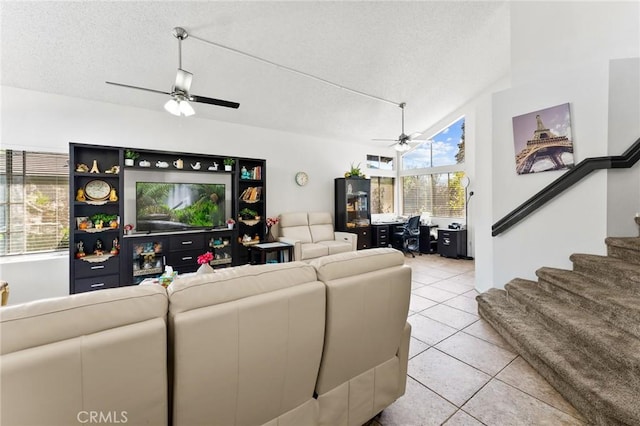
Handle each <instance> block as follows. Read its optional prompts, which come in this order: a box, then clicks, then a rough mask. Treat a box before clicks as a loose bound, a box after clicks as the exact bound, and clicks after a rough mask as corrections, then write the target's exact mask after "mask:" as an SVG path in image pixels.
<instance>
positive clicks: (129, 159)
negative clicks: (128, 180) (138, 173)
mask: <svg viewBox="0 0 640 426" xmlns="http://www.w3.org/2000/svg"><path fill="white" fill-rule="evenodd" d="M139 156H140V154H138V153H137V152H135V151H132V150H130V149H125V150H124V165H125V166H133V165H134V163H135V161H136V158H138V157H139Z"/></svg>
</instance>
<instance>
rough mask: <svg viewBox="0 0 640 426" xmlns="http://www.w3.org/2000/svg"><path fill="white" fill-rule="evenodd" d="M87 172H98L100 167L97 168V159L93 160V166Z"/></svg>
mask: <svg viewBox="0 0 640 426" xmlns="http://www.w3.org/2000/svg"><path fill="white" fill-rule="evenodd" d="M89 173H100V169H98V160H93V166H91V170H89Z"/></svg>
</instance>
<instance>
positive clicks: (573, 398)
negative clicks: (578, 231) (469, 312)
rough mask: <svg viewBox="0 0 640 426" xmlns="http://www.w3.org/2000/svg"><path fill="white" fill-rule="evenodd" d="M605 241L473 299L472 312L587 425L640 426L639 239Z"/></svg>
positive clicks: (608, 239)
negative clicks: (600, 252)
mask: <svg viewBox="0 0 640 426" xmlns="http://www.w3.org/2000/svg"><path fill="white" fill-rule="evenodd" d="M636 222H638V219H636ZM639 225H640V223H639ZM605 242H606V244H607V254H608V255H607V256H595V255H589V254H573V255H572V256H571V257H570V259H571V261H572V262H573V271H566V270H561V269H555V268H546V267H545V268H541V269H539V270H538V271H537V272H536V275H537V276H538V281H537V282H535V281H529V280H524V279H514V280H513V281H511V282H509V283H508V284H507V285H506V286H505V290H506V291H505V290H498V289H490V290H489V291H487V292H486V293H483V294H481V295H479V296H478V297H477V301H478V312H479V313H480V316H482V318H484V319H485V320H487V321H488V322H489V323H490V324H491V325H492V326H493V328H495V329H496V330H497V331H498V332H499V333H500V334H501V335H502V336H503V337H504V338H505V339H506V340H507V341H508V342H509V343H510V344H511V345H512V346H513V347H514V348H515V349H516V350H517V351H518V352H519V353H520V354H521V355H522V357H523V358H525V359H526V360H527V361H528V362H529V363H530V364H531V365H532V366H533V367H534V368H535V369H536V370H538V372H539V373H540V374H541V375H542V376H544V377H545V378H546V379H547V381H548V382H549V383H551V384H552V385H553V386H554V387H555V388H556V389H557V390H558V391H559V392H560V393H561V394H562V395H563V396H564V397H565V398H566V399H567V400H569V401H570V402H571V403H572V404H573V405H574V406H575V407H576V408H577V409H578V410H579V411H580V412H581V413H582V414H583V415H584V416H585V418H587V419H588V420H589V422H590V423H593V424H598V425H640V237H631V238H607V239H606V240H605Z"/></svg>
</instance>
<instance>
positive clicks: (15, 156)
mask: <svg viewBox="0 0 640 426" xmlns="http://www.w3.org/2000/svg"><path fill="white" fill-rule="evenodd" d="M68 158H69V156H68V155H66V154H56V153H45V152H31V151H13V150H0V255H8V254H25V253H36V252H43V251H52V250H59V249H66V248H68V247H69V175H68V173H69V169H68V164H67V163H68Z"/></svg>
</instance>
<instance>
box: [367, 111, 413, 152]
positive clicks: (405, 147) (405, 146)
mask: <svg viewBox="0 0 640 426" xmlns="http://www.w3.org/2000/svg"><path fill="white" fill-rule="evenodd" d="M406 105H407V104H406V103H405V102H402V103H401V104H399V105H398V106H399V107H400V109H402V133H400V136H398V138H397V139H373V140H374V141H393V142H394V143H393V144H391V145H389V146H392V147H394V148H395V150H396V151H399V152H405V151H409V150H410V149H411V145H410V144H409V142H411V141H414V140H418V138H419V136H421V135H422V133H420V132H417V133H412V134H410V135H407V134H405V133H404V107H405V106H406Z"/></svg>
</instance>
